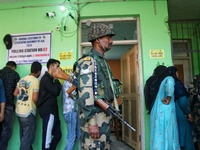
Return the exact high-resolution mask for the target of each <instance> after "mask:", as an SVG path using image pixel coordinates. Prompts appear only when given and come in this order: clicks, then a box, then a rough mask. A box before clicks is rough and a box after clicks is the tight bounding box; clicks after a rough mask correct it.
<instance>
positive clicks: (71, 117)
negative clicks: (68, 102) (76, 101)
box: [64, 110, 80, 150]
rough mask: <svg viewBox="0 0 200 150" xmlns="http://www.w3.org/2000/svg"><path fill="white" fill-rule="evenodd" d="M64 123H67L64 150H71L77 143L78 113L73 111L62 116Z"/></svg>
mask: <svg viewBox="0 0 200 150" xmlns="http://www.w3.org/2000/svg"><path fill="white" fill-rule="evenodd" d="M64 118H65V121H66V123H67V131H68V133H67V138H66V146H65V150H73V148H74V145H75V142H77V141H78V139H79V137H80V126H79V121H78V120H79V118H78V113H77V112H76V111H75V110H71V111H70V112H68V113H66V114H64Z"/></svg>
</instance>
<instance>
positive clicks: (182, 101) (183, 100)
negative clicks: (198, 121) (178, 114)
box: [177, 96, 191, 115]
mask: <svg viewBox="0 0 200 150" xmlns="http://www.w3.org/2000/svg"><path fill="white" fill-rule="evenodd" d="M177 102H178V104H179V106H180V108H181V110H182V111H183V113H184V114H186V115H188V114H190V113H191V110H190V104H189V100H188V98H187V97H186V96H183V97H180V98H178V99H177Z"/></svg>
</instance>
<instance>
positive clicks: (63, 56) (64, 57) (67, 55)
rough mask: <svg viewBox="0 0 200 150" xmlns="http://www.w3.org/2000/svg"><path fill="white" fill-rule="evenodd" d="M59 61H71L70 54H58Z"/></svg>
mask: <svg viewBox="0 0 200 150" xmlns="http://www.w3.org/2000/svg"><path fill="white" fill-rule="evenodd" d="M59 60H72V52H60V53H59Z"/></svg>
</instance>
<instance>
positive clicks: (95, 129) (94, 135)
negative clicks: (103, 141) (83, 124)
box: [88, 125, 99, 139]
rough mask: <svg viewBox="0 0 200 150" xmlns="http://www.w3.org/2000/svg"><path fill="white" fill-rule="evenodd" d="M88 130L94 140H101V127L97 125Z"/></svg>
mask: <svg viewBox="0 0 200 150" xmlns="http://www.w3.org/2000/svg"><path fill="white" fill-rule="evenodd" d="M88 130H89V134H90V136H91V137H92V138H94V139H98V138H99V127H98V126H97V125H95V126H89V127H88Z"/></svg>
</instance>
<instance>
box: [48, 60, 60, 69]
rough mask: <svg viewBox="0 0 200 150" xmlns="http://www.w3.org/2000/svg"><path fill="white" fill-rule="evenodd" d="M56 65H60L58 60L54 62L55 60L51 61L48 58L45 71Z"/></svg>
mask: <svg viewBox="0 0 200 150" xmlns="http://www.w3.org/2000/svg"><path fill="white" fill-rule="evenodd" d="M56 63H59V64H60V61H59V60H56V59H52V58H50V59H49V60H48V62H47V69H49V67H50V65H54V64H56Z"/></svg>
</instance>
